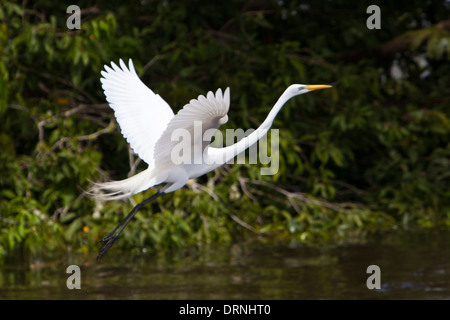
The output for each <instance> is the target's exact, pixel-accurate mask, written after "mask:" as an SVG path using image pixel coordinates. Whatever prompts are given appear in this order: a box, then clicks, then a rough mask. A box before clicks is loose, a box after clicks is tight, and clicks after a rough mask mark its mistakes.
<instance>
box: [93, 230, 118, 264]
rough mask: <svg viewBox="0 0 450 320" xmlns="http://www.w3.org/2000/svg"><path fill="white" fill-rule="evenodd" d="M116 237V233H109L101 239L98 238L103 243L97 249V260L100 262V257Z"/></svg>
mask: <svg viewBox="0 0 450 320" xmlns="http://www.w3.org/2000/svg"><path fill="white" fill-rule="evenodd" d="M117 237H118V235H114V234H109V235H107V236H106V237H104V238H103V239H102V240H100V242H102V243H103V244H102V246H101V248H100V250H99V251H98V256H97V262H100V260H101V259H102V257H103V256H104V255H105V254H106V252H108V250H109V249H110V248H111V247H112V245H113V244H114V242H115V241H116V239H117Z"/></svg>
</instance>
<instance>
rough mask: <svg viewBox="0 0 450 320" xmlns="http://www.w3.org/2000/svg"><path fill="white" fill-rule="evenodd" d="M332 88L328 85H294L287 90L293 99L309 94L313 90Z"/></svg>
mask: <svg viewBox="0 0 450 320" xmlns="http://www.w3.org/2000/svg"><path fill="white" fill-rule="evenodd" d="M327 88H331V86H329V85H326V84H309V85H308V84H293V85H290V86H289V87H288V88H287V90H286V91H287V92H289V94H291V95H292V96H293V97H294V96H298V95H300V94H304V93H308V92H310V91H313V90H320V89H327Z"/></svg>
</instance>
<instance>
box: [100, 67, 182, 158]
mask: <svg viewBox="0 0 450 320" xmlns="http://www.w3.org/2000/svg"><path fill="white" fill-rule="evenodd" d="M111 67H112V68H110V67H109V66H106V65H105V70H106V71H102V72H101V74H102V76H103V78H101V79H100V81H101V82H102V88H103V90H104V92H105V95H106V100H107V101H108V102H109V105H110V106H111V108H112V109H113V110H114V114H115V116H116V119H117V122H118V123H119V126H120V129H121V131H122V135H123V136H124V137H125V138H126V139H127V141H128V143H129V144H130V146H131V148H132V149H133V150H134V152H135V153H137V154H138V155H139V157H140V158H141V159H142V160H144V161H145V162H146V163H147V164H149V165H154V156H153V151H154V147H155V144H156V142H157V141H158V139H159V138H160V137H161V135H162V133H163V132H164V130H165V129H166V127H167V124H168V123H169V122H170V120H171V119H172V118H173V117H174V113H173V111H172V109H171V108H170V106H169V105H168V104H167V102H166V101H164V99H163V98H161V96H160V95H158V94H155V93H154V92H153V91H152V90H151V89H150V88H148V87H147V86H146V85H145V84H144V83H143V82H142V81H141V80H140V79H139V77H138V75H137V74H136V71H135V69H134V65H133V61H132V60H131V59H130V61H129V66H128V68H127V66H126V65H125V63H124V62H123V61H122V59H121V60H120V68H119V67H118V66H117V65H116V64H115V63H114V62H112V63H111Z"/></svg>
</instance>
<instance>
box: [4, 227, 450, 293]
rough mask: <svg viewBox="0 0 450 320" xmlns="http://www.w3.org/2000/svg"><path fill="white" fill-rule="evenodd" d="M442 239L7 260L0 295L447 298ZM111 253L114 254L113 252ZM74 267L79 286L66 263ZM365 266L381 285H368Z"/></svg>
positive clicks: (392, 237) (449, 285) (449, 279)
mask: <svg viewBox="0 0 450 320" xmlns="http://www.w3.org/2000/svg"><path fill="white" fill-rule="evenodd" d="M449 240H450V236H449V235H448V234H447V233H445V232H428V233H404V234H398V233H396V234H383V235H377V236H374V237H372V238H371V239H369V240H366V241H365V243H364V244H342V245H334V246H330V245H328V246H321V247H309V246H305V245H303V244H297V243H290V244H278V245H274V244H264V243H247V244H235V245H231V246H221V247H204V248H190V249H183V250H179V251H177V252H174V253H172V254H149V253H146V254H140V255H123V254H117V251H111V252H110V253H109V254H108V256H106V257H105V258H104V261H103V263H102V264H100V265H99V264H97V263H95V255H92V256H89V257H86V256H82V255H77V254H70V255H65V256H62V257H52V258H51V259H50V258H46V259H44V258H32V259H30V258H29V257H24V256H20V255H17V256H14V257H9V258H8V259H7V260H6V261H5V264H4V265H3V266H1V267H0V299H448V298H450V259H449V257H450V249H449V246H448V243H449ZM115 253H116V254H115ZM70 264H76V265H79V266H80V267H81V290H69V289H67V287H66V280H67V277H68V276H69V274H67V273H66V268H67V266H68V265H70ZM369 265H378V266H379V267H380V269H381V284H382V286H381V289H379V290H369V289H368V288H367V286H366V280H367V278H368V277H369V276H370V274H367V273H366V270H367V267H368V266H369Z"/></svg>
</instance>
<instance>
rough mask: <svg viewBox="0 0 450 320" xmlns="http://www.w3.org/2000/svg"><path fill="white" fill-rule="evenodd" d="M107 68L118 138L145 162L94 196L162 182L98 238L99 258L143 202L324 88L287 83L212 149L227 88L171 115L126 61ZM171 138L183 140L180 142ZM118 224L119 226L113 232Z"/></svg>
mask: <svg viewBox="0 0 450 320" xmlns="http://www.w3.org/2000/svg"><path fill="white" fill-rule="evenodd" d="M111 66H112V68H110V67H108V66H105V71H102V76H103V78H101V82H102V87H103V89H104V92H105V95H106V99H107V101H108V102H109V104H110V106H111V108H112V109H113V110H114V112H115V116H116V119H117V122H118V123H119V125H120V128H121V131H122V134H123V136H124V137H125V138H126V139H127V141H128V142H129V144H130V146H131V148H132V149H133V150H134V152H135V153H137V154H138V155H139V157H140V158H141V159H142V160H143V161H145V162H146V163H147V164H148V168H147V169H146V170H144V171H142V172H140V173H138V174H136V175H134V176H132V177H130V178H128V179H125V180H120V181H111V182H104V183H96V184H95V187H94V189H96V191H95V194H96V197H97V198H100V199H103V200H113V199H121V198H125V197H130V196H132V195H133V194H136V193H139V192H142V191H145V190H147V189H149V188H152V187H154V186H157V185H160V184H164V186H163V187H162V188H161V189H160V190H159V191H158V192H157V193H156V194H155V195H154V196H152V197H150V198H149V199H147V200H145V201H143V202H142V203H140V204H138V205H137V206H136V207H135V208H134V209H133V210H132V212H131V213H130V214H129V215H128V216H127V218H125V220H124V221H123V222H122V223H121V224H120V225H119V226H118V227H117V228H116V229H114V230H113V232H111V233H110V234H109V235H108V236H107V237H105V238H104V239H103V240H102V242H103V246H102V248H101V249H100V253H99V256H98V258H99V259H100V258H101V257H102V256H103V255H104V254H105V253H106V251H107V250H108V249H109V248H110V247H111V246H112V244H113V243H114V241H115V239H116V238H117V236H118V235H119V234H120V232H121V231H122V230H123V228H124V227H125V225H126V224H127V223H128V222H129V221H130V220H131V218H132V217H133V216H134V215H135V214H136V212H137V211H138V210H139V209H141V207H142V206H143V205H145V204H146V203H148V202H150V201H152V200H154V199H156V198H157V197H159V196H160V195H162V194H165V193H169V192H172V191H175V190H177V189H180V188H182V187H183V186H185V185H186V183H187V182H188V180H189V179H192V178H197V177H200V176H202V175H204V174H206V173H208V172H210V171H213V170H214V169H216V168H218V167H220V166H222V165H223V164H225V163H227V162H228V161H229V160H231V159H233V158H234V157H235V156H237V155H238V154H240V153H242V152H244V151H245V150H246V149H248V148H249V147H251V146H252V145H253V144H255V143H256V142H258V141H259V139H261V138H262V137H263V136H264V135H265V134H266V133H267V131H268V130H269V129H270V127H271V126H272V122H273V120H274V119H275V116H276V115H277V114H278V112H279V111H280V110H281V108H282V106H283V105H284V104H285V103H286V102H287V101H288V100H289V99H290V98H292V97H294V96H296V95H300V94H303V93H307V92H309V91H312V90H316V89H324V88H328V87H330V86H327V85H309V86H308V85H298V84H295V85H291V86H289V87H288V88H287V89H286V90H285V91H284V93H283V94H282V95H281V96H280V98H279V99H278V101H277V102H276V103H275V105H274V107H273V108H272V110H271V112H270V113H269V115H268V116H267V118H266V120H265V121H264V122H263V123H262V124H261V126H260V127H259V128H258V129H256V130H255V131H254V132H252V133H251V134H250V135H248V136H247V137H245V138H243V139H241V140H240V141H238V142H237V143H235V144H233V145H231V146H227V147H223V148H216V147H213V146H211V145H210V140H211V137H212V134H213V133H214V132H215V131H216V130H217V128H219V126H220V125H222V124H224V123H226V122H227V120H228V115H227V114H228V110H229V106H230V90H229V88H227V89H226V90H225V91H224V92H222V90H221V89H218V90H217V91H216V93H215V94H214V93H213V92H211V91H210V92H208V93H207V95H206V97H205V96H199V97H198V98H197V99H192V100H191V101H190V102H189V103H188V104H187V105H185V106H184V107H183V108H182V109H181V110H180V111H179V112H178V113H177V114H176V115H175V114H174V113H173V111H172V109H171V108H170V106H169V105H168V104H167V103H166V102H165V101H164V99H163V98H161V96H159V95H158V94H155V93H154V92H153V91H152V90H151V89H149V88H148V87H147V86H146V85H145V84H144V83H143V82H142V81H141V80H140V79H139V77H138V75H137V74H136V71H135V69H134V66H133V63H132V61H131V59H130V61H129V66H128V67H127V66H126V65H125V63H124V62H123V61H122V60H120V68H119V66H117V65H116V64H114V63H111ZM177 137H178V138H184V139H182V140H183V144H181V143H180V139H177ZM185 140H187V141H185ZM180 145H181V147H182V156H181V159H180V153H179V152H178V153H176V152H175V153H174V151H175V150H177V151H178V149H179V148H180ZM180 160H182V161H180ZM99 191H103V193H100V192H99ZM105 192H106V193H105ZM120 226H122V228H121V229H120V230H119V231H118V233H117V234H115V232H116V230H117V229H118V228H119V227H120Z"/></svg>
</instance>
